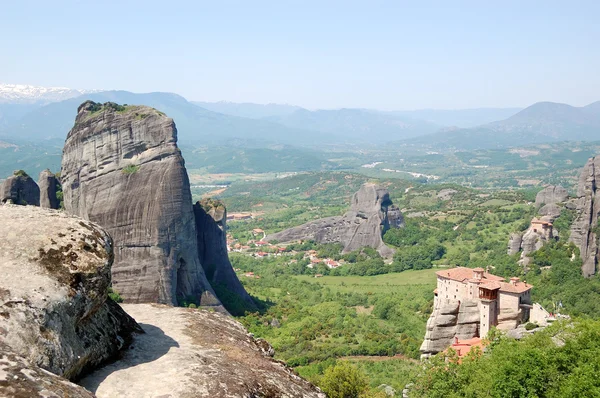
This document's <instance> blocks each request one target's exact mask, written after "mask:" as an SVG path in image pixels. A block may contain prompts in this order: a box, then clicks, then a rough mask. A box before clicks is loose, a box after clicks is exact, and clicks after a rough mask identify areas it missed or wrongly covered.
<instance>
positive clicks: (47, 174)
mask: <svg viewBox="0 0 600 398" xmlns="http://www.w3.org/2000/svg"><path fill="white" fill-rule="evenodd" d="M59 185H60V184H59V182H58V178H56V176H55V175H54V174H53V173H52V172H51V171H50V170H44V171H42V172H41V173H40V177H39V178H38V187H39V188H40V207H45V208H48V209H58V207H59V205H60V202H59V200H58V198H57V197H56V192H57V191H58V187H59Z"/></svg>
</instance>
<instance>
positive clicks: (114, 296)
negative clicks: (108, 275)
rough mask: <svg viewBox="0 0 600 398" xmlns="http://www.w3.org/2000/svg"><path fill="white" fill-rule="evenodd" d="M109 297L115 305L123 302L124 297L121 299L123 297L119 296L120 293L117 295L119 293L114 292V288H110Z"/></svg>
mask: <svg viewBox="0 0 600 398" xmlns="http://www.w3.org/2000/svg"><path fill="white" fill-rule="evenodd" d="M108 297H109V298H110V299H111V300H112V301H114V302H115V303H122V302H123V297H121V295H119V293H117V291H116V290H114V289H113V288H112V287H109V288H108Z"/></svg>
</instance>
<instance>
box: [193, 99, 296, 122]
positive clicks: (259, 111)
mask: <svg viewBox="0 0 600 398" xmlns="http://www.w3.org/2000/svg"><path fill="white" fill-rule="evenodd" d="M191 102H192V104H195V105H198V106H200V107H202V108H204V109H208V110H209V111H213V112H219V113H223V114H225V115H231V116H239V117H247V118H250V119H263V118H267V117H271V116H286V115H289V114H290V113H293V112H295V111H297V110H299V109H302V108H300V107H299V106H294V105H285V104H283V105H282V104H264V105H263V104H253V103H250V102H242V103H237V102H227V101H220V102H202V101H191Z"/></svg>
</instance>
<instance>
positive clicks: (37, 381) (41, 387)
mask: <svg viewBox="0 0 600 398" xmlns="http://www.w3.org/2000/svg"><path fill="white" fill-rule="evenodd" d="M0 397H7V398H8V397H15V398H18V397H22V398H50V397H57V398H58V397H65V398H66V397H68V398H94V395H93V394H92V393H91V392H89V391H88V390H86V389H85V388H83V387H80V386H78V385H76V384H73V383H71V382H69V381H68V380H66V379H64V378H62V377H60V376H57V375H54V374H52V373H50V372H47V371H45V370H44V369H42V368H40V367H38V366H35V365H33V364H31V362H29V361H28V360H26V359H25V358H23V357H21V356H18V355H16V354H15V353H13V352H12V351H11V350H10V349H9V348H8V346H7V345H6V344H4V343H2V342H0Z"/></svg>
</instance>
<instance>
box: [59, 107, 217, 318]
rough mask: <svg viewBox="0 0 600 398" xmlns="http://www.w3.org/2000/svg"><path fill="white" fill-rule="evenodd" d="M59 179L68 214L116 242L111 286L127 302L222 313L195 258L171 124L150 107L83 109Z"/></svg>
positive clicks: (189, 213) (185, 186) (185, 191)
mask: <svg viewBox="0 0 600 398" xmlns="http://www.w3.org/2000/svg"><path fill="white" fill-rule="evenodd" d="M61 179H62V186H63V192H64V206H65V210H66V211H67V212H68V213H71V214H75V215H79V216H81V217H82V218H84V219H86V220H91V221H94V222H96V223H98V224H99V225H102V227H104V228H105V229H106V230H107V231H108V232H109V233H110V234H111V236H112V237H113V239H114V241H115V245H116V246H115V262H114V265H113V269H112V277H113V286H114V288H115V290H117V291H118V292H119V293H120V294H121V296H122V297H123V298H124V299H125V301H126V302H132V303H140V302H159V303H165V304H171V305H176V304H178V303H179V302H184V301H185V302H195V303H196V304H199V305H205V306H214V307H215V308H217V309H219V310H221V309H222V306H221V304H220V302H219V300H218V299H217V297H216V295H215V293H214V291H213V289H212V287H211V286H210V284H209V282H208V280H207V279H206V276H205V274H204V270H203V269H202V266H201V264H200V260H199V257H198V246H197V240H196V238H197V237H196V225H195V219H194V211H193V208H192V195H191V191H190V184H189V180H188V175H187V171H186V169H185V165H184V160H183V157H182V156H181V151H180V150H179V148H178V147H177V129H176V127H175V123H174V122H173V119H171V118H169V117H167V116H166V115H165V114H164V113H162V112H160V111H157V110H156V109H153V108H149V107H145V106H121V105H117V104H113V103H106V104H98V103H95V102H92V101H86V102H84V103H83V104H82V105H80V106H79V108H78V110H77V117H76V119H75V125H74V126H73V128H72V129H71V131H70V132H69V134H68V136H67V140H66V142H65V147H64V150H63V159H62V171H61Z"/></svg>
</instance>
